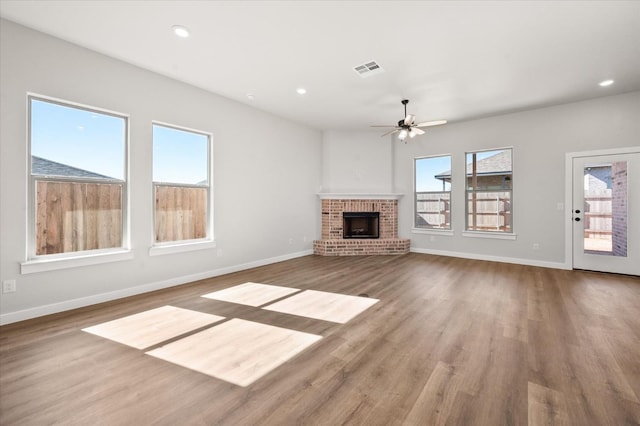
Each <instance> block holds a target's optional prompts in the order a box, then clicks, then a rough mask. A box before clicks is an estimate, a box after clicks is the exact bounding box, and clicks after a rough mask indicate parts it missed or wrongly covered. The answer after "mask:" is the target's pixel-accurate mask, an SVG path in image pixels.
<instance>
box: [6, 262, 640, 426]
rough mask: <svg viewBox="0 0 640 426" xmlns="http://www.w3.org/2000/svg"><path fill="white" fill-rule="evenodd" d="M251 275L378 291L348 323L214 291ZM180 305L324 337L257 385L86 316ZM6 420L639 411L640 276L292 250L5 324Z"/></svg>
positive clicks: (330, 419)
mask: <svg viewBox="0 0 640 426" xmlns="http://www.w3.org/2000/svg"><path fill="white" fill-rule="evenodd" d="M247 282H254V283H264V284H270V285H275V286H282V287H290V288H295V289H300V290H316V291H325V292H333V293H341V294H345V295H352V296H357V295H359V294H363V293H366V294H368V295H369V296H370V297H371V298H375V299H379V300H380V301H379V302H378V303H375V304H373V305H372V306H370V307H369V308H368V309H367V310H365V311H364V312H362V313H361V314H359V315H358V316H356V317H355V318H353V319H352V320H350V321H349V322H347V323H345V324H340V323H335V322H330V321H323V320H319V319H313V318H305V317H302V316H297V315H289V314H286V313H282V312H275V311H270V310H267V309H263V308H261V307H254V306H247V305H241V304H237V303H230V302H227V301H223V300H213V299H207V298H203V297H201V296H203V295H205V294H208V293H212V292H215V291H220V290H224V289H226V288H230V287H232V286H236V285H239V284H243V283H247ZM282 300H286V298H284V299H282ZM166 305H169V306H174V307H178V308H183V309H189V310H192V311H196V312H202V313H206V314H211V315H217V316H220V317H225V318H227V319H241V320H246V321H252V322H254V323H262V324H267V325H273V326H276V327H282V328H285V329H289V330H294V331H301V332H304V333H310V334H314V335H318V336H322V339H321V340H319V341H317V342H315V343H314V344H313V345H312V346H310V347H309V348H307V349H305V350H303V351H302V352H300V353H298V355H296V356H295V357H293V358H292V359H290V360H288V361H286V362H285V363H284V364H282V365H280V366H279V367H277V368H275V369H274V370H272V371H271V372H269V373H267V374H266V375H264V376H262V377H261V378H259V379H258V380H256V381H255V382H253V383H252V384H250V385H249V386H246V387H242V386H237V385H234V384H232V383H229V382H226V381H223V380H220V379H216V378H214V377H211V376H209V375H205V374H202V373H199V372H197V371H193V370H190V369H186V368H183V367H181V366H179V365H176V364H173V363H170V362H167V361H164V360H162V359H157V358H154V357H152V356H149V355H147V354H145V351H143V350H139V349H136V348H133V347H129V346H126V345H123V344H120V343H117V342H114V341H111V340H107V339H104V338H101V337H99V336H95V335H92V334H89V333H86V332H83V331H82V329H83V328H87V327H90V326H93V325H96V324H101V323H105V322H108V321H112V320H116V319H119V318H123V317H127V316H129V315H134V314H137V313H140V312H144V311H149V310H152V309H155V308H159V307H162V306H166ZM223 324H224V323H223ZM207 327H208V326H205V327H204V329H205V330H206V329H207ZM211 327H215V324H212V325H211ZM202 330H203V328H202V327H201V328H199V329H197V330H195V331H193V333H197V332H201V331H202ZM154 349H155V347H151V348H147V349H146V350H147V351H148V350H154ZM0 424H2V425H43V424H73V425H86V424H92V425H96V424H97V425H130V424H140V425H147V424H158V425H177V424H180V425H191V424H197V425H218V424H219V425H342V424H351V425H445V424H447V425H491V426H493V425H526V424H529V425H580V426H583V425H640V278H638V277H630V276H622V275H612V274H600V273H594V272H580V271H560V270H553V269H545V268H536V267H530V266H521V265H510V264H502V263H493V262H483V261H475V260H465V259H456V258H447V257H438V256H430V255H423V254H415V253H411V254H408V255H403V256H388V257H387V256H383V257H376V256H362V257H337V258H335V257H318V256H307V257H302V258H298V259H293V260H290V261H287V262H282V263H278V264H273V265H268V266H264V267H260V268H256V269H252V270H248V271H242V272H238V273H234V274H229V275H225V276H221V277H216V278H212V279H207V280H202V281H198V282H195V283H191V284H187V285H183V286H179V287H174V288H171V289H166V290H162V291H157V292H153V293H147V294H144V295H140V296H134V297H130V298H126V299H121V300H118V301H113V302H108V303H104V304H100V305H95V306H91V307H87V308H82V309H77V310H74V311H69V312H65V313H61V314H56V315H51V316H48V317H43V318H38V319H34V320H30V321H24V322H21V323H16V324H11V325H7V326H3V327H0Z"/></svg>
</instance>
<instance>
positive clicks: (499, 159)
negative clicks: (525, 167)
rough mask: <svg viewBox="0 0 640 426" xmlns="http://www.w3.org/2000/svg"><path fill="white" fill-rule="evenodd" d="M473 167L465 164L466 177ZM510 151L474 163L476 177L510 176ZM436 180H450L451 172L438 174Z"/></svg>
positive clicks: (469, 174)
mask: <svg viewBox="0 0 640 426" xmlns="http://www.w3.org/2000/svg"><path fill="white" fill-rule="evenodd" d="M472 171H473V167H472V164H471V163H468V164H467V176H471V173H472ZM511 171H512V167H511V150H504V151H501V152H499V153H497V154H495V155H492V156H491V157H487V158H483V159H482V160H478V161H477V162H476V173H477V174H478V175H503V174H511ZM435 178H436V179H450V178H451V170H447V171H446V172H442V173H439V174H437V175H436V176H435Z"/></svg>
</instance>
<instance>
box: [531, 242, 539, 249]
mask: <svg viewBox="0 0 640 426" xmlns="http://www.w3.org/2000/svg"><path fill="white" fill-rule="evenodd" d="M531 248H532V249H534V250H540V244H538V243H533V245H532V246H531Z"/></svg>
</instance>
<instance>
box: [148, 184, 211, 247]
mask: <svg viewBox="0 0 640 426" xmlns="http://www.w3.org/2000/svg"><path fill="white" fill-rule="evenodd" d="M155 188H156V190H155V192H156V223H155V231H156V242H159V243H160V242H166V241H180V240H192V239H197V238H205V237H206V236H207V188H198V187H187V186H171V185H159V184H156V185H155Z"/></svg>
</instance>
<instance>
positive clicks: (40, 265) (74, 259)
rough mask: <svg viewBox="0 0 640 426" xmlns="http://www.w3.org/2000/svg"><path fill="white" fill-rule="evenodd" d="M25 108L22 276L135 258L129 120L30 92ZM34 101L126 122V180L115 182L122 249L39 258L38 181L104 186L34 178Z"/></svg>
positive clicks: (89, 106)
mask: <svg viewBox="0 0 640 426" xmlns="http://www.w3.org/2000/svg"><path fill="white" fill-rule="evenodd" d="M26 95H27V96H26V107H27V177H28V178H27V188H26V194H27V211H28V218H27V233H26V234H27V235H26V236H27V245H26V253H25V259H26V260H25V261H24V262H22V263H21V265H20V266H21V268H20V269H21V273H22V274H29V273H34V272H44V271H50V270H57V269H66V268H74V267H78V266H86V265H94V264H100V263H107V262H115V261H121V260H127V259H132V258H133V253H132V252H131V250H130V247H131V237H130V233H129V229H130V213H129V202H130V200H129V185H130V179H129V139H130V135H129V132H130V126H129V122H130V116H129V115H128V114H124V113H121V112H116V111H111V110H107V109H104V108H99V107H94V106H91V105H85V104H81V103H77V102H72V101H68V100H65V99H59V98H54V97H51V96H45V95H41V94H37V93H31V92H27V94H26ZM32 100H36V101H41V102H48V103H53V104H57V105H61V106H64V107H67V108H75V109H81V110H85V111H89V112H95V113H98V114H103V115H110V116H113V117H117V118H120V119H122V120H124V124H125V132H124V139H125V140H124V145H125V146H124V153H123V162H124V180H120V179H114V180H113V182H118V183H120V184H121V185H122V195H121V196H122V229H121V233H122V234H121V235H122V239H121V241H122V244H121V246H120V247H114V248H108V249H95V250H83V251H74V252H66V253H55V254H44V255H36V207H37V206H36V181H38V180H39V181H56V182H60V181H67V182H89V183H95V182H103V180H100V179H92V178H82V177H77V178H75V177H74V178H68V177H60V176H48V175H38V176H34V175H33V174H32V160H31V106H32Z"/></svg>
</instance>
